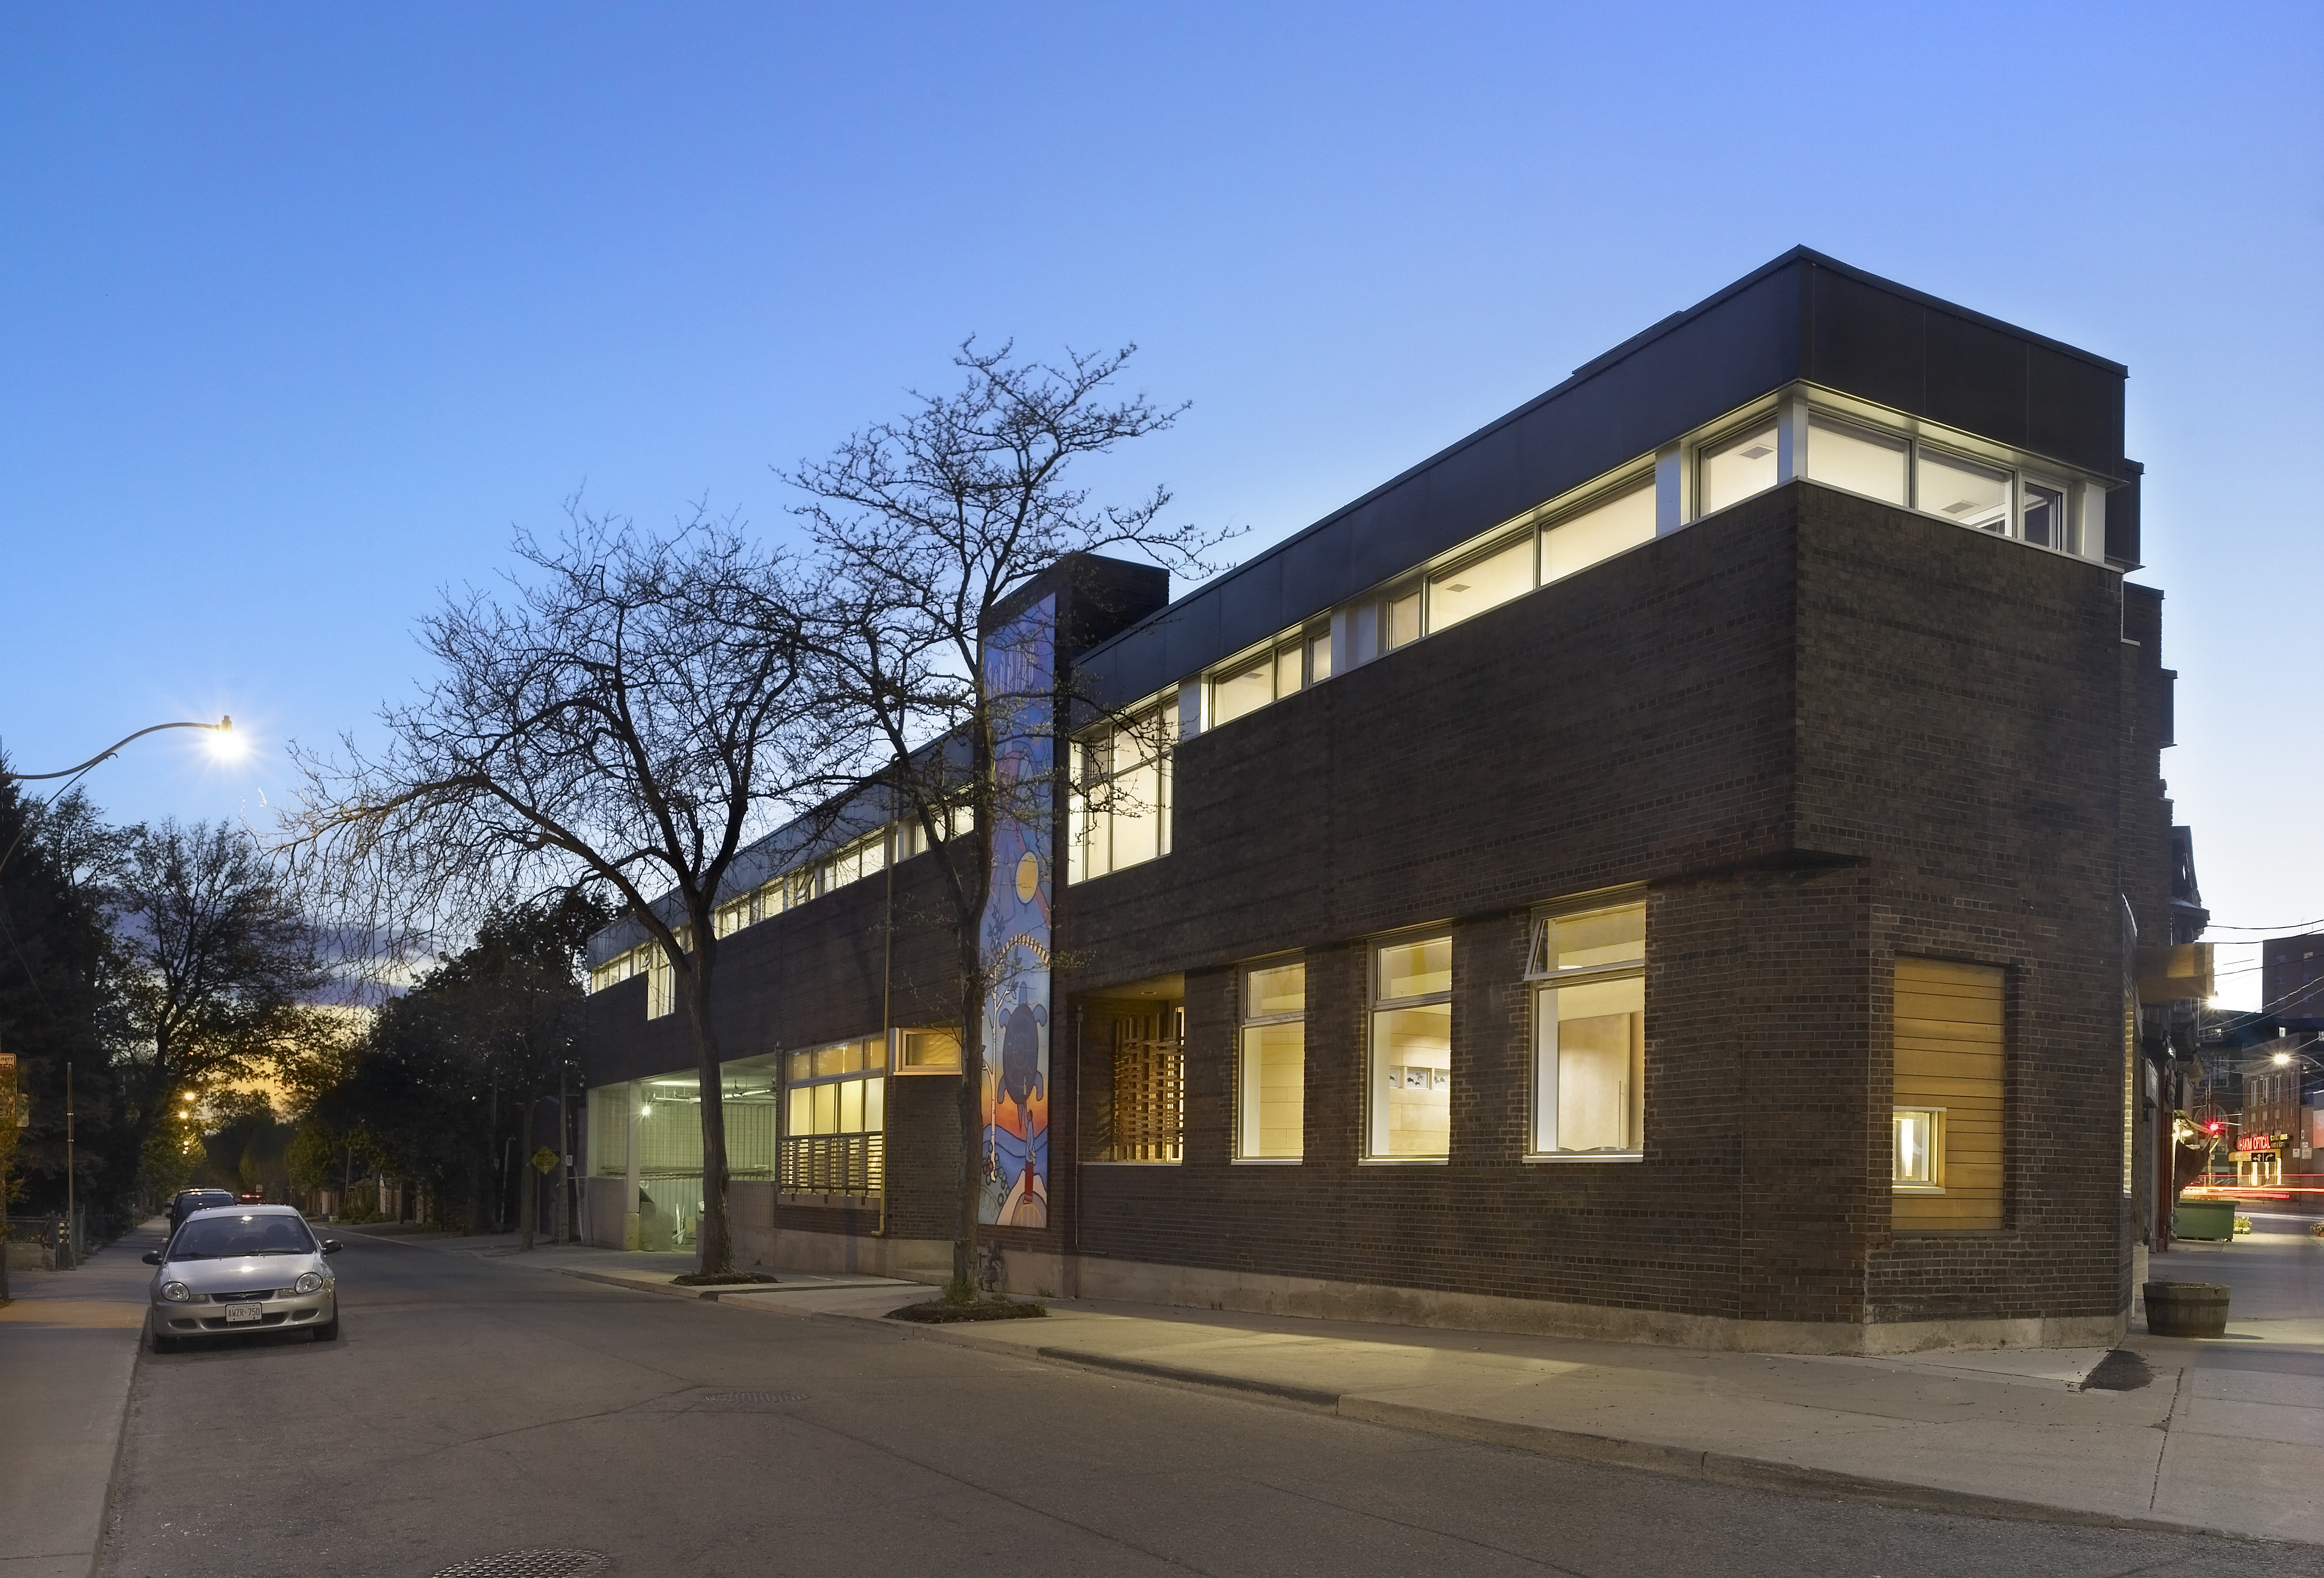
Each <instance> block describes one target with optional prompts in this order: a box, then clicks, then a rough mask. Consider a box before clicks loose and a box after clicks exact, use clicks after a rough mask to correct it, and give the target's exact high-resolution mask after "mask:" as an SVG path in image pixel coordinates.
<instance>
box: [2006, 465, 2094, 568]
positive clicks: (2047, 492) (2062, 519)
mask: <svg viewBox="0 0 2324 1578" xmlns="http://www.w3.org/2000/svg"><path fill="white" fill-rule="evenodd" d="M2019 491H2020V492H2021V493H2022V494H2024V505H2023V506H2022V507H2021V509H2020V510H2019V512H2018V522H2017V534H2018V535H2019V536H2021V537H2023V538H2024V540H2026V541H2028V542H2033V543H2039V544H2040V545H2041V546H2042V547H2043V548H2055V549H2063V550H2064V551H2065V552H2067V553H2072V554H2079V553H2080V552H2081V551H2082V543H2081V537H2080V533H2078V532H2077V531H2075V530H2074V525H2075V522H2074V520H2073V517H2072V515H2071V513H2070V512H2069V511H2068V510H2067V508H2066V489H2065V487H2064V485H2063V484H2052V483H2045V482H2042V481H2040V480H2038V479H2037V478H2034V477H2031V476H2027V477H2021V478H2020V479H2019Z"/></svg>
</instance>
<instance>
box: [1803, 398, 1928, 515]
mask: <svg viewBox="0 0 2324 1578" xmlns="http://www.w3.org/2000/svg"><path fill="white" fill-rule="evenodd" d="M1911 453H1912V446H1911V445H1910V444H1909V443H1907V442H1906V441H1905V440H1904V438H1901V437H1899V436H1897V435H1896V434H1894V433H1883V432H1880V431H1878V430H1877V429H1872V428H1866V427H1859V426H1858V425H1857V424H1856V423H1854V422H1843V421H1840V420H1836V419H1834V418H1831V417H1828V416H1825V415H1823V414H1822V413H1821V412H1818V413H1817V414H1815V415H1813V416H1811V417H1810V418H1809V419H1808V475H1809V477H1810V478H1811V479H1812V480H1813V481H1816V482H1821V483H1830V484H1831V485H1832V486H1834V487H1844V488H1846V489H1847V490H1848V491H1849V492H1850V493H1852V494H1864V495H1865V496H1866V497H1867V498H1874V499H1878V500H1879V501H1880V502H1881V503H1884V504H1903V503H1909V502H1910V496H1909V495H1910V489H1909V487H1908V483H1909V481H1910V479H1909V478H1908V476H1907V475H1906V471H1907V466H1906V462H1907V460H1908V459H1909V458H1910V456H1911Z"/></svg>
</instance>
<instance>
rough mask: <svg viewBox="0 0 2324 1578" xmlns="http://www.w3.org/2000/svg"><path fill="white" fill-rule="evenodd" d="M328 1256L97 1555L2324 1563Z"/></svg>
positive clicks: (307, 1574) (155, 1408) (161, 1396)
mask: <svg viewBox="0 0 2324 1578" xmlns="http://www.w3.org/2000/svg"><path fill="white" fill-rule="evenodd" d="M335 1264H336V1265H337V1268H338V1269H339V1275H340V1279H341V1280H340V1292H341V1299H342V1309H343V1316H344V1318H343V1324H344V1327H345V1334H344V1335H343V1336H342V1338H341V1339H340V1340H339V1341H338V1342H337V1343H309V1342H308V1341H306V1340H305V1338H304V1334H303V1333H300V1334H297V1335H296V1336H294V1337H289V1338H277V1337H273V1336H272V1335H268V1336H262V1337H258V1338H254V1339H251V1340H249V1341H247V1342H246V1343H242V1344H238V1345H235V1346H231V1347H216V1348H207V1349H203V1350H199V1351H197V1352H189V1353H180V1354H170V1355H155V1354H152V1353H150V1352H149V1353H147V1354H145V1355H144V1356H143V1360H142V1361H141V1366H140V1370H139V1373H138V1377H137V1380H136V1384H135V1389H134V1394H133V1397H132V1399H131V1408H130V1416H129V1423H128V1429H127V1436H126V1440H125V1443H124V1449H123V1455H122V1462H121V1465H120V1477H119V1487H118V1492H117V1495H116V1498H115V1503H114V1510H113V1515H112V1524H111V1528H110V1532H109V1535H108V1538H107V1542H106V1550H105V1555H104V1558H103V1561H102V1564H101V1567H100V1571H101V1572H102V1573H106V1574H111V1575H114V1578H179V1575H192V1574H202V1575H204V1578H215V1575H217V1574H221V1573H232V1574H235V1575H237V1578H265V1575H268V1574H275V1573H281V1574H286V1575H291V1574H296V1575H299V1578H325V1575H328V1574H342V1573H344V1574H364V1575H366V1578H370V1575H377V1578H407V1575H408V1578H429V1575H431V1574H436V1573H441V1572H444V1571H445V1570H446V1569H449V1568H455V1567H457V1566H459V1565H460V1564H466V1563H475V1562H478V1561H479V1560H480V1559H482V1558H486V1557H491V1556H493V1555H496V1554H500V1553H507V1552H513V1551H526V1550H530V1551H554V1552H574V1553H579V1552H588V1553H595V1555H598V1556H599V1557H601V1558H603V1560H602V1564H589V1565H587V1567H586V1570H588V1571H594V1572H600V1573H607V1574H624V1575H627V1574H652V1575H660V1574H669V1575H672V1578H677V1575H681V1574H683V1575H687V1578H716V1575H724V1574H734V1575H741V1574H766V1573H814V1574H816V1575H818V1578H852V1575H854V1574H890V1573H893V1574H914V1575H918V1574H941V1573H979V1574H990V1573H1010V1574H1011V1575H1012V1578H1045V1575H1049V1574H1056V1575H1060V1578H1062V1575H1066V1574H1071V1575H1073V1578H1085V1575H1088V1574H1108V1575H1111V1574H1147V1573H1154V1574H1161V1573H1181V1574H1183V1573H1216V1574H1286V1575H1290V1574H1311V1573H1312V1574H1317V1575H1319V1578H1323V1575H1329V1578H1364V1575H1369V1574H1389V1573H1396V1574H1406V1573H1410V1574H1437V1575H1441V1574H1448V1573H1460V1574H1467V1573H1477V1574H1494V1575H1498V1574H1504V1573H1506V1574H1519V1573H1524V1574H1539V1573H1574V1574H1588V1575H1591V1578H1598V1575H1601V1574H1602V1575H1604V1578H1657V1575H1661V1574H1670V1575H1672V1578H1682V1575H1683V1578H1704V1575H1705V1574H1729V1573H1732V1574H1761V1573H1765V1574H1784V1575H1787V1578H1788V1575H1796V1574H1826V1573H1831V1574H1841V1573H1845V1574H1853V1575H1858V1578H1862V1575H1876V1578H1918V1575H1922V1574H1928V1575H1932V1578H1933V1575H1938V1574H1944V1575H1952V1574H1960V1573H2040V1574H2053V1573H2054V1574H2071V1575H2076V1578H2080V1575H2083V1574H2089V1575H2097V1574H2128V1573H2140V1574H2153V1575H2158V1578H2159V1575H2178V1574H2197V1573H2201V1574H2230V1573H2234V1574H2244V1573H2249V1574H2259V1573H2268V1574H2287V1573H2319V1574H2324V1550H2320V1549H2318V1548H2315V1547H2309V1546H2277V1545H2264V1544H2257V1543H2251V1542H2242V1541H2231V1540H2224V1539H2211V1538H2205V1537H2200V1536H2180V1535H2163V1534H2151V1533H2144V1532H2137V1531H2130V1530H2120V1529H2108V1528H2094V1527H2072V1526H2063V1525H2056V1524H2045V1523H2032V1522H2000V1521H1990V1520H1987V1519H1982V1518H1965V1517H1958V1516H1951V1515H1946V1514H1940V1513H1931V1512H1921V1511H1914V1510H1908V1509H1894V1508H1886V1507H1879V1506H1872V1505H1867V1504H1863V1503H1859V1502H1849V1501H1839V1500H1821V1499H1812V1498H1800V1497H1793V1496H1786V1495H1780V1494H1775V1493H1770V1492H1764V1491H1756V1490H1736V1489H1729V1488H1725V1487H1720V1486H1712V1485H1703V1484H1701V1483H1695V1482H1689V1481H1679V1480H1674V1479H1670V1478H1666V1477H1663V1476H1659V1475H1655V1474H1651V1473H1644V1472H1636V1471H1631V1470H1625V1469H1614V1468H1604V1467H1599V1466H1596V1465H1591V1464H1585V1463H1572V1462H1566V1461H1561V1460H1555V1459H1548V1458H1540V1457H1535V1456H1531V1455H1528V1454H1526V1453H1517V1452H1511V1451H1505V1450H1502V1449H1499V1448H1495V1447H1490V1446H1483V1445H1476V1444H1469V1443H1465V1442H1461V1441H1455V1440H1450V1439H1446V1438H1443V1437H1438V1436H1429V1435H1413V1434H1406V1433H1404V1432H1401V1431H1397V1430H1394V1429H1389V1428H1385V1427H1382V1426H1373V1425H1367V1424H1363V1423H1360V1422H1356V1421H1352V1420H1348V1419H1342V1418H1338V1417H1331V1416H1327V1415H1323V1414H1319V1413H1313V1412H1308V1411H1305V1410H1302V1409H1300V1408H1298V1407H1292V1406H1277V1405H1274V1404H1271V1403H1268V1402H1264V1401H1259V1400H1247V1399H1244V1398H1236V1397H1231V1396H1222V1395H1215V1394H1213V1393H1210V1392H1207V1391H1200V1390H1194V1389H1182V1388H1174V1387H1167V1386H1157V1385H1148V1384H1145V1383H1141V1382H1136V1381H1130V1380H1119V1379H1115V1378H1111V1377H1108V1376H1103V1375H1099V1374H1093V1373H1088V1372H1084V1371H1079V1370H1068V1369H1063V1368H1059V1367H1056V1366H1053V1365H1047V1364H1043V1363H1039V1362H1037V1361H1022V1360H1016V1359H1011V1358H1008V1357H1005V1356H1001V1355H996V1354H992V1353H987V1352H977V1351H974V1350H971V1349H966V1348H962V1347H958V1346H955V1345H953V1344H950V1343H944V1342H941V1341H937V1340H933V1339H930V1338H927V1337H925V1336H922V1335H920V1334H918V1333H913V1332H910V1331H909V1330H908V1329H899V1330H897V1331H896V1332H894V1333H887V1332H883V1331H878V1330H867V1329H865V1328H863V1327H862V1326H861V1325H860V1324H855V1325H850V1324H843V1323H838V1322H826V1321H817V1320H809V1319H801V1318H797V1317H792V1316H783V1315H769V1314H764V1313H756V1312H752V1311H749V1310H744V1309H736V1308H731V1307H725V1306H720V1305H717V1304H705V1303H696V1302H692V1301H687V1300H680V1299H676V1298H670V1297H662V1296H657V1295H653V1294H645V1293H635V1292H630V1291H625V1290H622V1289H619V1288H613V1287H604V1286H601V1285H598V1284H594V1283H589V1282H585V1281H581V1280H577V1279H575V1278H566V1277H560V1276H556V1275H553V1274H549V1273H546V1272H541V1271H537V1270H533V1269H525V1268H522V1267H521V1266H519V1265H517V1264H515V1263H513V1262H512V1261H511V1260H490V1259H483V1258H479V1257H478V1256H475V1255H473V1254H459V1253H447V1252H443V1251H440V1250H432V1249H427V1248H420V1247H415V1246H410V1245H404V1244H397V1243H392V1242H383V1241H365V1240H364V1239H361V1238H359V1237H355V1236H354V1235H350V1236H349V1239H348V1245H347V1249H346V1252H345V1253H344V1254H342V1255H340V1256H339V1257H338V1258H337V1260H336V1262H335ZM489 1570H490V1569H484V1568H479V1569H470V1571H478V1572H482V1571H489ZM503 1570H513V1566H512V1565H510V1566H508V1567H506V1568H504V1569H503ZM533 1570H534V1571H537V1572H541V1573H557V1572H559V1571H562V1572H568V1573H578V1572H580V1571H583V1570H585V1568H584V1566H583V1565H582V1564H580V1563H579V1560H578V1558H577V1557H576V1558H573V1559H571V1560H569V1561H568V1562H567V1563H566V1564H564V1565H563V1566H562V1567H561V1568H560V1567H559V1566H558V1564H554V1563H549V1564H536V1565H535V1567H534V1569H533Z"/></svg>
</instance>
